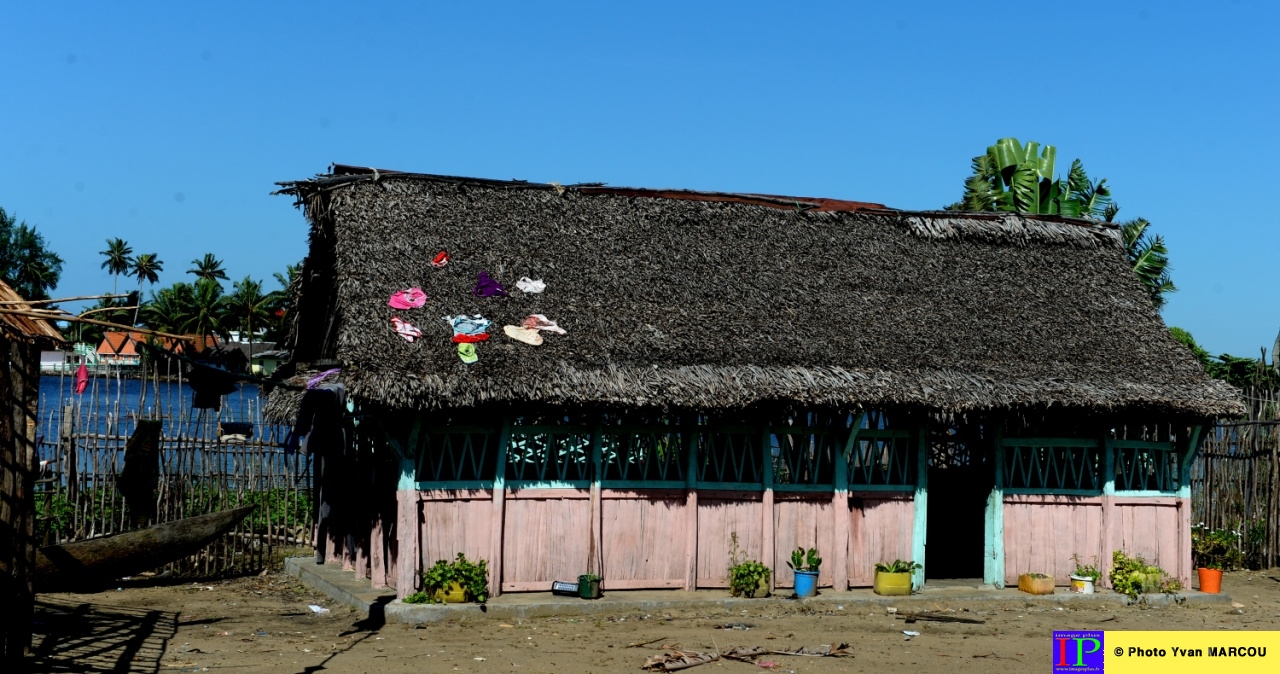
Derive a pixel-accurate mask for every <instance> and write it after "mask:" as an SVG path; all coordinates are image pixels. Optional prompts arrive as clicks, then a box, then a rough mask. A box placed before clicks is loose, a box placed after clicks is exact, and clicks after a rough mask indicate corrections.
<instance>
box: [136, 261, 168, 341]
mask: <svg viewBox="0 0 1280 674" xmlns="http://www.w3.org/2000/svg"><path fill="white" fill-rule="evenodd" d="M162 271H164V263H163V262H161V261H160V258H159V257H157V256H156V254H155V253H142V254H141V255H139V256H138V257H137V258H135V259H134V261H133V270H132V275H133V276H135V277H137V279H138V294H139V295H141V294H142V283H143V281H145V282H147V283H151V284H154V283H156V282H157V281H159V280H160V272H162ZM141 309H142V305H141V303H139V305H138V308H137V309H134V311H133V322H134V323H135V324H136V323H137V322H138V312H139V311H141Z"/></svg>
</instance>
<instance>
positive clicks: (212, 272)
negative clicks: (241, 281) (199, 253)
mask: <svg viewBox="0 0 1280 674" xmlns="http://www.w3.org/2000/svg"><path fill="white" fill-rule="evenodd" d="M187 273H188V274H195V276H196V278H201V279H206V280H209V281H225V280H227V272H226V270H224V269H223V268H222V260H219V259H218V258H216V257H214V255H213V253H205V254H204V257H203V258H196V259H194V260H192V261H191V268H190V269H188V270H187Z"/></svg>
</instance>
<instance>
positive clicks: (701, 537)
mask: <svg viewBox="0 0 1280 674" xmlns="http://www.w3.org/2000/svg"><path fill="white" fill-rule="evenodd" d="M717 495H718V496H719V497H717ZM762 497H763V495H762V494H761V493H759V492H743V493H735V494H725V493H723V492H720V493H717V492H700V493H699V494H698V553H697V569H698V571H697V578H698V587H729V544H730V535H731V534H733V533H734V532H736V533H737V534H738V548H739V549H740V550H741V552H742V554H743V555H744V556H745V557H747V558H750V559H757V560H759V559H763V557H764V519H763V518H764V506H763V504H762V503H761V500H762Z"/></svg>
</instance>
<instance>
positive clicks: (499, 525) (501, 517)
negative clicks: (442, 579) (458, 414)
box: [489, 414, 511, 597]
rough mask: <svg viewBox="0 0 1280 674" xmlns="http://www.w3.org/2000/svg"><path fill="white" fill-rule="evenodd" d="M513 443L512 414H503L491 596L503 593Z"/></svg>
mask: <svg viewBox="0 0 1280 674" xmlns="http://www.w3.org/2000/svg"><path fill="white" fill-rule="evenodd" d="M509 444H511V415H509V414H504V415H503V416H502V432H501V433H499V435H498V457H497V469H496V470H495V472H494V474H493V514H492V516H491V517H490V518H489V526H490V529H489V544H490V552H489V572H490V574H491V575H490V576H489V596H491V597H497V596H499V595H501V594H502V557H503V555H504V553H503V532H504V531H505V530H506V518H507V445H509Z"/></svg>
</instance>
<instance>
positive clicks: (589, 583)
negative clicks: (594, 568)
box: [578, 573, 604, 599]
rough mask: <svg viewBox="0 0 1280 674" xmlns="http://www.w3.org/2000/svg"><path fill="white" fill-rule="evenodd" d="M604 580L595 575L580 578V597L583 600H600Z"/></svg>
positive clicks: (586, 574)
mask: <svg viewBox="0 0 1280 674" xmlns="http://www.w3.org/2000/svg"><path fill="white" fill-rule="evenodd" d="M602 580H604V579H603V578H601V577H600V576H597V575H596V574H594V573H584V574H582V575H581V576H578V596H579V597H581V598H583V599H599V598H600V595H601V590H600V581H602Z"/></svg>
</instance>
